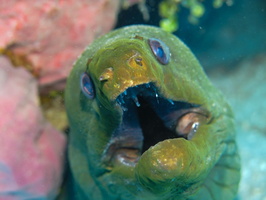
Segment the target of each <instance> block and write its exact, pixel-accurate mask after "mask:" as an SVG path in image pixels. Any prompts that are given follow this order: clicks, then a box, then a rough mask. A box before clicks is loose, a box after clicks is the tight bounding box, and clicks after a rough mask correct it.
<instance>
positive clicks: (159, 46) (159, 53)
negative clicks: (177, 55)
mask: <svg viewBox="0 0 266 200" xmlns="http://www.w3.org/2000/svg"><path fill="white" fill-rule="evenodd" d="M148 42H149V45H150V48H151V50H152V53H153V54H154V55H155V57H156V59H157V60H158V61H159V62H160V63H161V64H163V65H166V64H168V63H169V60H170V51H169V48H168V46H166V44H164V42H162V41H161V40H158V39H155V38H150V39H149V40H148Z"/></svg>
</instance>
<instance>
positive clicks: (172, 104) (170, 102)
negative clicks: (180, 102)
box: [167, 99, 175, 105]
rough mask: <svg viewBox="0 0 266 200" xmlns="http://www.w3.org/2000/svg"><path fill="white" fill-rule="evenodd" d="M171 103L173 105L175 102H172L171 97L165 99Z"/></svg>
mask: <svg viewBox="0 0 266 200" xmlns="http://www.w3.org/2000/svg"><path fill="white" fill-rule="evenodd" d="M167 100H168V101H169V102H170V103H171V104H172V105H175V103H174V102H173V100H171V99H167Z"/></svg>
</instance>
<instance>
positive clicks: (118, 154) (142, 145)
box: [104, 83, 208, 166]
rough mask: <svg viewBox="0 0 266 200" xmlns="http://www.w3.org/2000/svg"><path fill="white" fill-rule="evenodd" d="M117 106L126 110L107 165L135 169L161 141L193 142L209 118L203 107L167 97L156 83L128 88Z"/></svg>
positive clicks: (107, 158) (105, 159) (110, 145)
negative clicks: (143, 156) (199, 128)
mask: <svg viewBox="0 0 266 200" xmlns="http://www.w3.org/2000/svg"><path fill="white" fill-rule="evenodd" d="M116 103H117V104H118V105H119V106H120V107H121V108H122V110H123V116H122V123H121V124H120V126H119V127H118V128H117V129H116V130H115V131H114V132H113V134H112V138H111V140H110V142H109V144H108V145H107V148H106V151H105V155H104V162H105V163H108V164H107V165H110V164H111V163H112V164H111V165H113V164H114V163H116V162H119V163H122V164H125V165H131V166H132V165H133V166H134V165H135V164H136V163H137V162H138V160H139V158H140V156H141V154H142V153H143V152H145V151H146V150H148V149H149V148H150V147H151V146H154V145H156V144H157V143H159V142H161V141H164V140H167V139H173V138H184V139H187V140H190V139H191V138H192V137H193V136H194V135H195V134H196V132H197V129H198V126H199V125H200V123H202V122H206V119H207V117H208V113H207V112H206V111H205V110H204V109H202V108H201V107H200V105H195V104H191V103H187V102H182V101H173V100H171V99H167V98H165V97H163V95H161V94H159V92H158V90H157V88H156V86H155V85H154V84H153V83H145V84H141V85H137V86H134V87H130V88H127V89H126V90H125V91H124V92H123V93H121V94H120V95H119V96H118V97H117V98H116ZM110 161H111V162H110Z"/></svg>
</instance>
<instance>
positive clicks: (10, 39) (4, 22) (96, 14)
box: [0, 0, 120, 84]
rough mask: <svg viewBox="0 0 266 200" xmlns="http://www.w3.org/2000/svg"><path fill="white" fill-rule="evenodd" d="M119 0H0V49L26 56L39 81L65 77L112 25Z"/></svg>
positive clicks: (52, 80) (45, 81)
mask: <svg viewBox="0 0 266 200" xmlns="http://www.w3.org/2000/svg"><path fill="white" fill-rule="evenodd" d="M119 2H120V1H119V0H97V1H95V0H80V1H74V0H59V1H52V0H48V1H47V0H38V1H27V0H26V1H21V0H8V1H6V0H0V35H1V38H0V49H1V48H2V49H5V48H8V49H11V50H12V51H13V52H14V54H15V55H23V56H26V58H27V60H28V62H29V63H30V65H31V66H32V68H33V70H34V71H35V72H36V73H38V74H39V83H40V84H50V83H53V82H55V81H58V80H61V79H65V78H66V77H67V75H68V73H69V71H70V69H71V67H72V64H73V62H74V60H76V58H77V57H78V55H80V54H81V52H82V51H83V49H84V48H85V47H86V46H87V45H88V44H89V43H90V42H91V41H92V40H93V39H95V38H96V37H98V36H99V35H101V34H104V33H106V32H108V31H109V30H110V29H111V28H112V27H113V25H114V23H115V19H116V14H117V12H118V9H119Z"/></svg>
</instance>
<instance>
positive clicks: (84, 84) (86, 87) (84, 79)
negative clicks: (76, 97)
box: [80, 72, 95, 99]
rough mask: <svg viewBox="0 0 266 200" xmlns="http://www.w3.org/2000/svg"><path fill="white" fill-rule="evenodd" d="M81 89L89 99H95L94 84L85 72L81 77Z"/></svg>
mask: <svg viewBox="0 0 266 200" xmlns="http://www.w3.org/2000/svg"><path fill="white" fill-rule="evenodd" d="M80 88H81V91H82V92H83V94H84V95H85V96H86V97H87V98H89V99H93V98H94V97H95V94H94V86H93V82H92V81H91V78H90V76H89V75H88V74H87V73H85V72H84V73H83V74H81V76H80Z"/></svg>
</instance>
